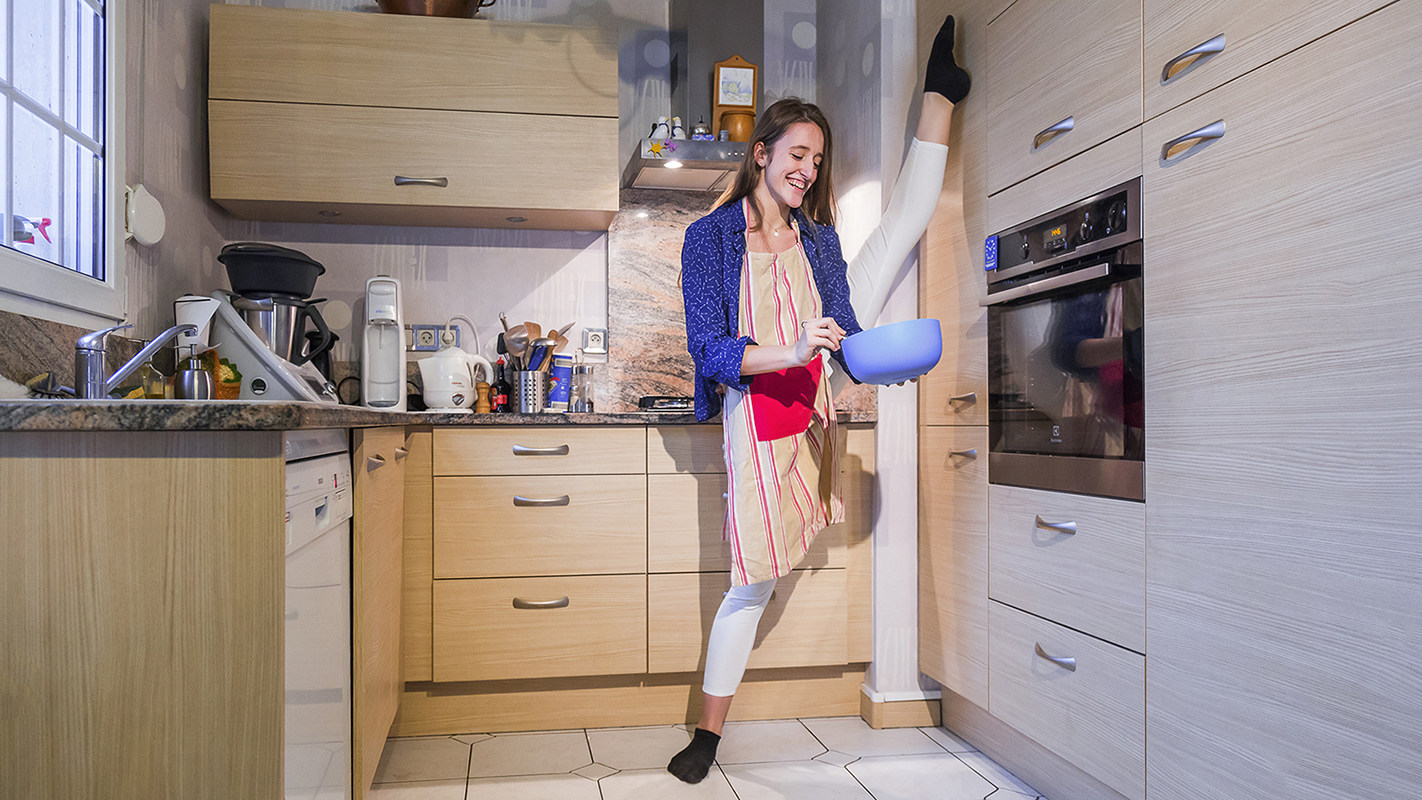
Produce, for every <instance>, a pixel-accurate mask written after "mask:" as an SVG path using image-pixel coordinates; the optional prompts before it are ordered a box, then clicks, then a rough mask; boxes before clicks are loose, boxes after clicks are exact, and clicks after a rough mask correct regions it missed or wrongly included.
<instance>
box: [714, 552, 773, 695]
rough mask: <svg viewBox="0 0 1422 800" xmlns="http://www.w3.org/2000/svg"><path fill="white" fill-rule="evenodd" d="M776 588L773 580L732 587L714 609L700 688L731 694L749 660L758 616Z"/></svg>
mask: <svg viewBox="0 0 1422 800" xmlns="http://www.w3.org/2000/svg"><path fill="white" fill-rule="evenodd" d="M773 591H775V579H774V578H771V579H770V580H768V581H761V582H760V583H752V584H750V585H749V586H732V587H731V590H730V591H729V592H726V597H725V599H724V600H722V601H721V608H720V609H719V610H717V611H716V621H715V622H713V623H712V624H711V639H710V641H708V642H707V643H706V677H705V678H704V679H703V680H702V682H701V691H703V692H705V693H707V694H709V695H711V696H712V697H730V696H731V695H733V694H735V693H736V687H738V686H740V685H741V676H743V675H745V674H746V662H747V661H749V660H750V651H751V647H752V646H753V645H754V644H755V632H756V629H757V628H759V627H760V615H761V614H764V613H765V607H766V606H767V605H769V604H770V595H771V593H772V592H773Z"/></svg>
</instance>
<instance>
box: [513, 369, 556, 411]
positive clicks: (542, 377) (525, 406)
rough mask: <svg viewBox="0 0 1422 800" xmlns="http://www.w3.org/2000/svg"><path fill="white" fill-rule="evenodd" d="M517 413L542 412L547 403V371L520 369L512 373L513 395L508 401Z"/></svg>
mask: <svg viewBox="0 0 1422 800" xmlns="http://www.w3.org/2000/svg"><path fill="white" fill-rule="evenodd" d="M509 402H510V403H511V404H512V405H513V407H514V408H513V410H514V411H515V412H517V413H519V414H542V413H543V408H544V406H546V405H548V373H546V372H539V371H536V370H522V371H518V372H515V373H514V374H513V397H512V398H510V401H509Z"/></svg>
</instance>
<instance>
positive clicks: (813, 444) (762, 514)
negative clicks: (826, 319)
mask: <svg viewBox="0 0 1422 800" xmlns="http://www.w3.org/2000/svg"><path fill="white" fill-rule="evenodd" d="M794 233H795V246H794V247H791V248H790V249H788V250H786V251H785V252H783V253H752V252H750V248H749V247H747V248H746V250H747V252H746V257H745V262H744V263H743V264H742V267H741V300H740V303H741V305H740V321H739V327H740V330H739V331H737V336H749V337H750V338H751V339H752V340H753V341H754V342H756V343H757V344H761V345H788V344H794V343H795V341H796V340H797V339H798V338H799V336H800V321H801V320H808V319H816V318H819V317H821V316H823V315H824V314H823V305H822V304H821V301H820V294H819V291H818V290H817V289H816V288H815V279H814V274H813V272H812V271H811V269H810V261H809V259H808V258H806V256H805V251H804V248H803V247H802V246H801V245H800V230H799V227H798V226H796V227H795V229H794ZM825 358H828V355H827V354H826V353H823V352H821V353H820V354H818V355H817V356H816V360H815V361H813V362H811V366H810V367H808V368H807V367H796V368H794V369H792V370H782V371H781V372H780V373H773V374H770V375H764V376H762V375H756V376H753V378H752V382H751V386H750V391H748V392H745V393H742V392H740V391H737V390H736V389H734V388H730V387H727V389H726V402H725V410H724V412H723V413H722V415H721V426H722V431H723V433H724V436H725V443H726V474H727V478H728V485H729V489H728V491H727V498H726V522H725V528H724V534H723V535H724V537H725V539H726V541H727V542H728V543H729V545H730V548H731V585H733V586H746V585H749V584H752V583H759V582H761V581H765V580H770V579H771V578H779V577H782V576H784V575H785V574H786V573H788V572H790V570H792V569H794V568H795V566H796V565H797V564H799V563H800V561H801V560H802V559H803V558H804V557H805V553H806V552H807V551H808V550H809V549H810V544H811V543H812V542H813V541H814V538H815V535H816V534H817V533H819V532H820V531H821V530H823V529H824V528H825V527H826V526H827V525H832V524H834V523H837V522H842V521H843V520H844V503H843V501H842V496H841V492H840V480H839V478H840V475H839V473H840V470H839V464H838V458H837V454H836V453H835V421H834V401H833V399H832V398H831V396H830V387H829V381H827V380H820V377H821V373H822V371H823V368H824V364H823V359H825Z"/></svg>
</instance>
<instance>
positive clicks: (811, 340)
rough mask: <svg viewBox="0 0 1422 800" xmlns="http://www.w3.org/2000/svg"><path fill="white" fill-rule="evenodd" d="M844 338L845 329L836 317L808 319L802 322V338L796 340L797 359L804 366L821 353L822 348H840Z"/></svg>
mask: <svg viewBox="0 0 1422 800" xmlns="http://www.w3.org/2000/svg"><path fill="white" fill-rule="evenodd" d="M843 339H844V329H843V328H841V327H839V323H837V322H835V321H834V317H820V318H819V319H807V320H805V321H803V322H801V323H800V338H799V339H797V340H795V360H796V361H798V362H799V364H800V366H802V367H803V366H804V365H806V364H808V363H810V362H811V361H813V360H814V358H815V356H816V355H819V352H820V348H822V347H824V348H829V349H830V350H838V349H839V343H840V341H841V340H843Z"/></svg>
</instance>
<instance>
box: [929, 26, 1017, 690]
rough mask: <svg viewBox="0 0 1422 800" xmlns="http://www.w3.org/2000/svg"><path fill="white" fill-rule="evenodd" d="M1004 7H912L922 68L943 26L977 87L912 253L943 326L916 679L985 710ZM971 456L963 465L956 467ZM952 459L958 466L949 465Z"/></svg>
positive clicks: (956, 126)
mask: <svg viewBox="0 0 1422 800" xmlns="http://www.w3.org/2000/svg"><path fill="white" fill-rule="evenodd" d="M1006 6H1007V3H1006V2H1002V0H991V1H990V2H989V1H984V2H974V3H961V2H957V3H953V2H948V0H920V2H919V3H918V6H917V15H918V16H917V19H918V48H919V50H918V52H919V58H920V61H925V60H926V59H927V56H928V52H929V48H930V47H931V46H932V44H933V39H934V36H935V35H936V34H937V33H938V28H939V26H940V25H941V24H942V22H943V18H944V17H945V16H947V15H948V14H950V13H951V14H953V15H954V17H955V18H956V20H957V39H958V41H957V47H956V48H955V54H956V56H957V59H958V63H960V64H962V65H963V66H964V67H965V68H966V69H968V70H969V71H970V72H972V73H973V74H974V75H976V76H978V83H977V84H976V86H975V88H974V89H973V93H972V94H970V95H969V96H968V98H967V99H966V100H965V101H964V102H963V103H962V104H960V105H959V107H958V108H956V109H954V111H953V130H952V134H951V136H950V138H949V142H948V145H949V151H948V165H947V169H946V171H945V173H944V176H943V191H942V193H941V194H940V195H939V199H938V208H937V211H936V212H935V213H934V215H933V220H932V221H931V222H930V223H929V226H928V231H927V233H925V235H924V238H923V242H922V244H921V248H920V253H919V258H920V269H919V278H920V286H919V297H920V313H921V314H922V315H923V316H925V317H933V318H936V319H938V320H940V321H941V322H942V325H943V359H942V361H940V362H939V364H938V366H937V367H936V368H935V369H934V370H933V371H932V372H930V373H929V374H928V375H927V376H925V377H924V378H923V379H922V380H920V381H919V409H920V412H919V464H920V471H919V540H918V556H919V575H918V579H919V608H918V628H919V630H918V634H919V669H920V670H921V671H922V672H923V673H924V674H925V675H928V676H929V677H931V678H933V679H934V680H936V681H938V682H939V683H941V684H942V685H943V687H944V688H945V689H947V690H949V691H951V692H954V693H956V694H958V695H960V696H962V697H965V698H967V699H968V700H969V701H970V702H972V703H973V704H975V705H976V706H978V707H980V708H982V709H986V708H987V706H988V639H987V633H988V599H987V580H988V563H987V315H986V312H985V311H984V309H983V308H982V307H980V306H979V305H978V301H979V300H980V299H981V298H982V297H983V296H984V295H985V294H986V290H987V282H986V280H984V278H983V255H982V253H983V251H982V247H983V238H984V237H985V236H986V235H987V204H986V202H984V200H985V198H986V197H987V194H988V185H987V159H986V155H985V150H984V147H985V145H984V143H985V141H986V140H987V136H986V133H985V132H986V129H987V121H988V115H989V112H990V111H991V110H992V105H991V103H990V99H991V98H990V97H988V96H987V95H988V93H987V88H988V87H989V85H990V81H988V80H987V78H986V75H987V63H986V62H987V57H988V48H987V46H986V40H987V39H986V37H987V28H988V22H989V21H990V20H992V19H993V18H994V17H996V16H997V15H998V14H999V13H1001V12H1002V10H1003V8H1004V7H1006ZM969 451H975V452H973V454H972V455H965V454H966V453H968V452H969ZM953 453H959V454H960V455H952V454H953Z"/></svg>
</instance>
